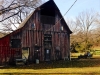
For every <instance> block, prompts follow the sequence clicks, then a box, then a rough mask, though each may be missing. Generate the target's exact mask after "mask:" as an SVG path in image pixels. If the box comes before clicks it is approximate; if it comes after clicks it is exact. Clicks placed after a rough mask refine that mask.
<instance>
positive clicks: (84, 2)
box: [45, 0, 100, 19]
mask: <svg viewBox="0 0 100 75" xmlns="http://www.w3.org/2000/svg"><path fill="white" fill-rule="evenodd" d="M45 1H48V0H45ZM54 2H55V3H56V5H57V6H58V8H59V9H60V12H61V13H62V15H64V14H65V13H66V12H67V10H68V9H69V8H70V7H71V5H72V4H73V3H74V2H75V0H54ZM91 10H94V11H95V12H99V13H100V0H77V2H76V3H75V4H74V6H73V7H72V8H71V9H70V11H69V12H68V13H67V14H66V15H65V16H64V18H65V19H66V18H74V17H76V16H78V15H79V13H81V12H83V11H91Z"/></svg>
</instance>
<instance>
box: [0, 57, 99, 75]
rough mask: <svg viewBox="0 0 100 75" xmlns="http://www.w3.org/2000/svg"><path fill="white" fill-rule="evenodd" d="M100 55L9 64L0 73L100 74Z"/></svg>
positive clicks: (37, 74)
mask: <svg viewBox="0 0 100 75" xmlns="http://www.w3.org/2000/svg"><path fill="white" fill-rule="evenodd" d="M99 67H100V56H93V58H92V59H80V60H77V59H75V60H72V61H62V60H61V61H52V62H49V63H47V62H42V63H40V64H30V65H27V66H26V65H24V66H8V67H3V68H1V69H0V75H60V74H61V75H62V74H65V73H66V74H67V75H77V74H78V75H86V74H88V75H95V74H96V75H99V74H100V68H99Z"/></svg>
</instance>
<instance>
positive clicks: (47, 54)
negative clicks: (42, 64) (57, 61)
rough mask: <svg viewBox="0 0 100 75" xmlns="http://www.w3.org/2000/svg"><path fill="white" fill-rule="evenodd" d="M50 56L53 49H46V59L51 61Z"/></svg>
mask: <svg viewBox="0 0 100 75" xmlns="http://www.w3.org/2000/svg"><path fill="white" fill-rule="evenodd" d="M50 57H51V50H50V49H45V61H50Z"/></svg>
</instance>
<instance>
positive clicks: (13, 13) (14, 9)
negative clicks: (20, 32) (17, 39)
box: [0, 0, 42, 31]
mask: <svg viewBox="0 0 100 75" xmlns="http://www.w3.org/2000/svg"><path fill="white" fill-rule="evenodd" d="M0 3H2V4H0V22H1V24H2V25H3V28H4V29H3V30H6V31H8V30H10V31H13V29H12V26H11V25H13V26H14V27H15V28H17V26H16V25H18V24H20V23H21V22H22V21H23V19H24V18H26V17H27V15H29V14H30V13H31V12H33V11H34V9H35V8H37V7H38V6H39V5H41V4H42V0H2V1H0Z"/></svg>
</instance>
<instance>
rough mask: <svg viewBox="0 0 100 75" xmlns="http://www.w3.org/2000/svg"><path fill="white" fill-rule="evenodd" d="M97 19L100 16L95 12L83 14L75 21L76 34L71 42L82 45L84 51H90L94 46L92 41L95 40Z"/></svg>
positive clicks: (72, 36) (74, 33)
mask: <svg viewBox="0 0 100 75" xmlns="http://www.w3.org/2000/svg"><path fill="white" fill-rule="evenodd" d="M97 19H98V15H97V13H96V12H94V11H85V12H81V13H80V14H79V15H78V16H77V17H76V18H75V20H74V22H75V23H74V24H75V25H74V26H76V31H75V30H74V31H75V32H73V34H72V35H71V40H72V41H71V42H73V41H76V42H78V44H79V43H80V45H81V44H82V45H83V46H84V48H83V49H84V50H88V49H90V47H91V46H92V44H93V43H92V41H91V40H93V37H92V36H93V34H94V30H95V29H96V28H97V26H98V25H97V24H96V21H97ZM74 26H73V27H74ZM82 45H81V46H82Z"/></svg>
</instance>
